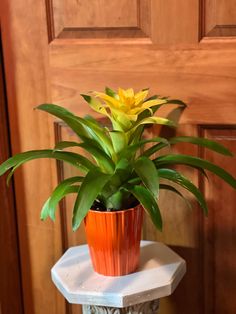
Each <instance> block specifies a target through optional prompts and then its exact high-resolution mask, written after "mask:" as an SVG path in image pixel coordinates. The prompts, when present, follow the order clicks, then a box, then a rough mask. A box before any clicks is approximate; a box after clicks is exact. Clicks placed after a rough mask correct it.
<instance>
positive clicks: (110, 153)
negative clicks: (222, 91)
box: [0, 88, 236, 230]
mask: <svg viewBox="0 0 236 314" xmlns="http://www.w3.org/2000/svg"><path fill="white" fill-rule="evenodd" d="M148 92H149V91H148V89H144V90H141V91H139V92H138V93H136V94H135V93H134V91H133V89H131V88H130V89H127V90H123V89H121V88H120V89H119V90H118V92H115V91H113V90H112V89H110V88H106V89H105V92H104V93H100V92H93V93H91V95H82V97H83V98H84V100H85V101H86V102H87V103H88V104H89V105H90V107H91V108H92V109H93V110H95V111H96V112H98V113H100V114H102V115H104V116H106V117H107V118H108V119H110V121H111V125H112V127H111V128H108V127H106V126H104V125H101V124H99V123H98V122H97V121H96V120H95V119H93V118H92V117H85V118H81V117H78V116H76V115H74V114H73V113H71V112H70V111H68V110H66V109H65V108H62V107H60V106H57V105H53V104H43V105H40V106H38V107H37V109H39V110H42V111H46V112H48V113H50V114H52V115H54V116H56V117H57V118H60V119H61V120H63V121H64V122H65V123H66V124H67V125H68V126H69V127H70V128H71V129H72V130H73V131H74V132H75V133H76V134H77V135H78V139H79V141H78V142H69V141H63V142H59V143H57V144H56V146H55V147H54V149H47V150H34V151H27V152H24V153H20V154H17V155H15V156H14V157H11V158H10V159H8V160H7V161H5V162H4V163H3V164H2V165H1V166H0V175H2V174H4V173H5V172H6V171H8V170H11V171H10V173H9V175H8V179H7V180H8V181H9V179H10V178H11V176H12V175H13V173H14V171H15V170H16V169H17V168H18V167H19V166H20V165H22V164H23V163H25V162H27V161H30V160H33V159H37V158H55V159H57V160H60V161H63V162H67V163H69V164H71V165H72V166H74V167H76V168H78V169H80V170H81V171H82V173H83V176H74V177H71V178H68V179H65V180H64V181H62V182H61V183H60V184H59V185H58V186H57V187H56V189H55V190H54V191H53V192H52V194H51V196H50V197H49V199H48V200H47V201H46V203H45V204H44V206H43V209H42V212H41V219H43V220H44V219H46V218H47V217H50V218H51V219H53V220H54V219H55V211H56V208H57V205H58V203H59V201H60V200H61V199H62V198H64V197H65V196H66V195H68V194H70V193H75V194H76V195H77V196H76V200H75V204H74V209H73V221H72V224H73V230H76V229H77V228H78V227H79V225H80V223H81V221H82V220H83V219H84V217H85V216H86V214H87V212H88V211H89V209H90V208H93V209H97V210H101V211H116V210H123V209H124V210H125V209H128V208H132V207H134V206H136V205H138V204H141V205H142V206H143V207H144V209H145V210H146V211H147V212H148V214H149V215H150V217H151V219H152V221H153V223H154V225H155V226H156V227H157V228H158V229H160V230H161V229H162V218H161V214H160V210H159V207H158V198H159V191H160V189H166V190H170V191H172V192H175V193H177V194H178V195H180V196H182V197H183V195H182V194H181V193H180V192H179V191H178V190H177V189H176V188H175V187H173V186H172V185H169V184H167V183H163V181H162V179H165V182H166V179H167V180H168V181H169V182H171V183H172V182H174V183H175V184H177V185H179V186H181V187H183V188H185V189H186V190H188V191H189V192H190V193H192V194H193V195H194V196H195V197H196V199H197V201H198V203H199V204H200V206H201V207H202V208H203V210H204V213H205V214H207V212H208V209H207V204H206V201H205V199H204V196H203V195H202V193H201V192H200V190H199V189H198V188H197V187H196V186H195V185H194V184H193V183H192V182H191V181H190V180H189V179H188V178H186V177H185V176H184V175H183V174H181V173H180V172H178V171H176V170H174V169H173V167H172V166H173V165H176V164H181V165H187V166H189V167H192V168H194V169H198V170H200V171H201V172H202V173H203V174H205V170H208V171H211V172H213V173H214V174H216V175H217V176H219V177H220V178H222V179H223V180H224V181H226V182H227V183H228V184H230V185H231V186H232V187H233V188H236V180H235V178H233V177H232V176H231V175H230V174H229V173H228V172H226V171H225V170H224V169H223V168H221V167H219V166H217V165H215V164H213V163H211V162H209V161H207V160H204V159H201V158H198V157H194V156H188V155H182V154H172V153H171V154H163V153H162V149H163V148H165V147H168V146H171V145H174V144H177V143H181V142H185V143H192V144H196V145H199V146H204V147H206V148H208V149H211V150H213V151H215V152H217V153H220V154H223V155H227V156H232V153H231V152H230V151H229V150H228V149H227V148H225V147H224V146H222V145H220V144H219V143H216V142H214V141H211V140H208V139H204V138H198V137H189V136H181V137H173V138H169V139H166V138H163V137H154V138H150V139H144V138H143V133H144V130H145V128H146V127H147V126H148V125H154V124H160V125H167V126H170V127H175V123H174V122H173V121H170V120H168V119H165V118H161V117H157V116H154V114H155V113H156V112H157V111H158V109H159V108H160V107H161V106H166V105H169V104H176V105H177V106H181V107H185V104H184V103H183V102H182V101H180V100H171V99H169V98H168V97H159V96H152V97H150V98H148ZM147 143H151V144H152V145H151V147H149V148H148V149H145V144H147ZM71 147H79V148H80V149H83V150H84V151H86V152H87V153H89V154H90V155H91V157H92V159H93V160H92V161H91V160H90V159H87V158H86V157H84V156H83V155H81V154H78V153H75V152H70V151H68V150H67V149H68V148H71ZM157 152H158V157H156V158H154V157H153V155H154V154H155V153H157Z"/></svg>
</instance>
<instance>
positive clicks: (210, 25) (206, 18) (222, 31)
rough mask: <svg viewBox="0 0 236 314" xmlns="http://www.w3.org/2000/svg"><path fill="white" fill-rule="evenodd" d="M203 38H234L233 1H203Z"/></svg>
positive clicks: (234, 11) (235, 30) (234, 14)
mask: <svg viewBox="0 0 236 314" xmlns="http://www.w3.org/2000/svg"><path fill="white" fill-rule="evenodd" d="M202 2H203V6H202V9H203V12H202V16H203V23H204V36H206V37H235V36H236V2H235V1H234V0H227V1H224V0H203V1H202Z"/></svg>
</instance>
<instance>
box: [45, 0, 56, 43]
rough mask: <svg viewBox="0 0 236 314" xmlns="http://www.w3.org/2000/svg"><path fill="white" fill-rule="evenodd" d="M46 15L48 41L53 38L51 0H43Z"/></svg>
mask: <svg viewBox="0 0 236 314" xmlns="http://www.w3.org/2000/svg"><path fill="white" fill-rule="evenodd" d="M45 6H46V17H47V30H48V43H50V42H51V41H53V39H54V38H55V28H54V18H53V0H45Z"/></svg>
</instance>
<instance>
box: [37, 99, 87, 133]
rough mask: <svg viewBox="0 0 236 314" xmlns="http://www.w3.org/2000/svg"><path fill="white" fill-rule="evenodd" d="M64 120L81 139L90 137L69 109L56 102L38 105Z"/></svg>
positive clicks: (39, 107)
mask: <svg viewBox="0 0 236 314" xmlns="http://www.w3.org/2000/svg"><path fill="white" fill-rule="evenodd" d="M35 109H39V110H42V111H45V112H48V113H50V114H52V115H53V116H55V117H57V118H59V119H61V120H62V121H64V122H65V123H66V124H67V125H68V126H69V127H70V128H71V129H72V130H73V131H74V132H75V133H76V134H77V135H78V136H79V137H80V138H81V139H83V138H84V137H90V136H89V134H88V132H87V131H86V129H85V128H84V126H83V125H81V123H80V122H79V121H78V120H77V118H76V116H75V115H74V114H73V113H72V112H70V111H69V110H67V109H65V108H63V107H60V106H58V105H54V104H42V105H39V106H38V107H36V108H35Z"/></svg>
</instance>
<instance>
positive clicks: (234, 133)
mask: <svg viewBox="0 0 236 314" xmlns="http://www.w3.org/2000/svg"><path fill="white" fill-rule="evenodd" d="M1 6H2V7H1V9H2V11H1V13H2V12H4V14H2V16H1V19H2V25H3V43H4V56H5V61H6V71H7V82H8V86H7V87H8V97H9V100H10V101H9V113H10V122H11V138H12V143H13V152H14V153H16V152H18V151H23V150H26V149H35V148H46V147H49V146H50V147H52V146H53V145H54V143H55V141H56V140H59V139H63V140H67V139H70V140H71V139H73V138H74V136H75V135H74V134H72V133H71V132H70V131H69V130H68V129H67V127H66V126H65V125H64V124H62V123H60V122H58V121H54V120H53V119H51V118H48V117H47V116H46V115H45V114H44V113H39V112H33V110H32V108H33V107H34V106H35V105H37V104H40V103H43V102H46V101H49V100H51V101H52V102H54V103H57V104H61V105H64V106H66V107H67V108H69V109H71V110H73V111H75V112H77V113H78V114H79V115H84V114H86V113H91V112H90V110H89V108H88V106H87V105H86V104H84V102H83V101H82V98H81V97H80V96H79V94H80V93H81V92H87V91H89V90H101V89H103V88H104V86H106V85H107V86H111V87H112V88H117V87H118V86H121V87H130V86H132V87H133V88H135V89H140V88H144V87H150V91H151V93H158V94H161V95H167V96H168V95H171V96H172V97H173V98H180V99H183V100H184V101H186V102H187V103H188V108H187V109H186V110H185V111H184V113H183V115H182V116H181V120H180V128H179V130H178V132H179V134H184V135H186V134H187V135H190V134H192V135H201V136H204V137H207V138H212V139H215V140H219V141H220V142H222V143H224V144H225V145H227V146H228V147H229V148H230V149H231V150H232V151H234V152H235V153H236V142H235V139H236V128H235V125H236V108H235V103H236V88H235V86H236V26H235V25H236V5H235V1H234V0H228V1H221V0H214V1H213V0H208V1H205V0H189V1H186V0H171V1H170V0H139V1H136V0H132V1H131V0H130V1H126V0H119V1H103V0H93V1H85V0H73V1H72V0H71V1H67V0H46V1H45V2H44V1H33V0H28V1H26V0H21V1H17V0H12V1H7V0H3V1H2V3H1ZM162 114H166V112H162ZM153 132H156V131H155V130H154V131H153ZM176 151H181V152H182V153H189V154H196V155H198V156H202V157H206V158H208V159H209V160H213V161H215V162H216V163H218V164H221V165H222V166H223V165H224V166H225V167H226V168H227V169H228V170H229V171H230V172H231V173H232V174H234V175H236V163H235V158H234V160H230V161H229V160H228V159H227V158H222V157H220V156H218V155H216V154H212V153H210V152H209V151H207V150H198V149H197V148H196V147H191V149H189V148H187V147H186V146H185V145H182V146H177V147H176ZM57 169H58V174H59V179H60V178H62V177H65V176H67V175H69V174H70V173H71V172H72V171H73V170H72V169H71V168H69V167H67V166H64V165H61V164H60V165H59V166H58V168H57ZM55 174H56V170H55V164H54V163H52V162H49V161H45V160H42V161H40V162H39V161H37V163H36V162H35V163H31V164H29V165H27V166H25V167H24V169H22V170H19V171H18V173H17V174H16V196H17V206H18V207H17V208H18V224H19V231H20V247H21V264H22V274H23V275H22V278H23V287H24V303H25V312H26V313H30V314H32V313H37V314H41V313H44V314H47V313H54V314H65V313H73V314H75V313H79V311H80V307H79V306H73V307H71V306H70V305H67V304H65V303H64V300H63V298H62V297H61V296H59V294H58V293H57V291H56V289H55V288H54V287H53V285H52V283H51V281H50V267H51V266H52V265H53V263H54V262H55V261H56V259H57V258H58V257H59V256H60V254H61V253H62V251H63V250H64V249H66V247H68V246H71V245H76V244H79V243H84V241H85V238H84V233H83V228H81V229H80V230H79V231H78V232H76V233H72V232H71V228H70V217H71V216H70V215H71V213H70V210H71V199H68V200H66V201H65V202H64V203H63V204H62V211H61V215H58V217H57V222H56V224H55V225H53V224H52V223H51V222H49V221H48V222H46V223H42V222H40V221H39V211H40V208H41V205H42V203H43V201H44V200H45V199H46V198H47V196H48V195H49V193H50V191H51V189H52V187H53V186H54V185H55V184H56V175H55ZM186 174H187V175H188V176H190V177H191V178H192V180H193V181H194V182H195V183H197V184H199V185H200V186H201V188H202V190H203V192H204V194H205V195H206V198H207V200H208V203H209V206H210V214H209V217H208V218H207V219H205V218H204V217H203V215H202V213H201V211H200V210H199V208H197V205H196V204H195V203H194V200H191V201H192V202H193V204H194V209H193V210H192V211H190V210H189V209H188V208H186V206H185V204H183V202H182V201H180V200H179V199H177V198H174V197H173V196H172V195H169V194H168V195H163V196H162V200H161V202H160V206H161V207H162V211H163V217H164V223H165V225H164V232H163V233H162V234H160V233H158V232H156V231H155V230H154V228H153V227H152V226H151V224H150V222H149V220H148V218H147V219H146V221H145V226H144V237H145V238H146V239H155V240H160V241H164V242H165V243H167V244H169V245H170V246H171V247H173V249H174V250H176V251H177V252H179V253H180V254H181V255H182V256H183V257H184V258H185V259H186V261H187V265H188V271H187V275H186V276H185V278H184V280H183V281H182V283H181V284H180V286H179V287H178V289H177V290H176V292H175V293H174V294H173V296H171V297H168V298H166V299H165V300H162V303H161V313H162V314H177V313H178V314H179V313H181V314H185V313H186V314H187V313H191V314H200V313H201V314H202V313H205V314H209V313H214V314H218V313H226V314H233V313H235V312H236V301H235V298H234V291H235V288H236V284H235V282H236V278H235V276H236V264H235V260H236V253H235V249H234V241H235V239H236V234H235V233H236V232H235V219H236V217H235V205H234V204H235V202H236V193H235V191H233V190H232V189H231V188H230V187H228V186H226V185H225V184H223V183H222V182H221V181H220V180H218V179H217V178H215V177H214V176H211V175H210V176H209V177H210V181H211V184H210V185H209V184H208V183H207V182H205V181H204V180H203V178H202V177H200V176H198V174H197V173H195V172H192V171H191V172H190V171H189V170H188V169H186ZM165 196H167V197H165Z"/></svg>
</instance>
